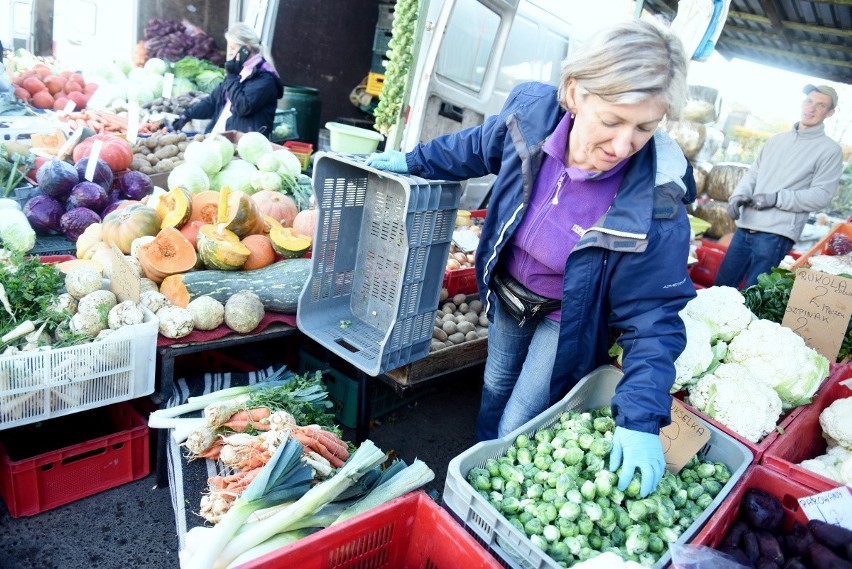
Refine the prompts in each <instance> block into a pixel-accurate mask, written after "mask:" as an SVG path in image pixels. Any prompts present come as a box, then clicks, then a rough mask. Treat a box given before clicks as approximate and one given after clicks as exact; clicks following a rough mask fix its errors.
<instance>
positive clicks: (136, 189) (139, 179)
mask: <svg viewBox="0 0 852 569" xmlns="http://www.w3.org/2000/svg"><path fill="white" fill-rule="evenodd" d="M118 187H119V188H120V189H121V193H122V195H123V196H124V197H126V198H127V199H131V200H141V199H142V198H144V197H145V196H148V195H151V192H153V191H154V183H153V182H152V181H151V177H150V176H149V175H148V174H145V173H144V172H139V171H138V170H131V171H130V172H127V173H126V174H125V175H123V176H122V177H121V178H119V179H118Z"/></svg>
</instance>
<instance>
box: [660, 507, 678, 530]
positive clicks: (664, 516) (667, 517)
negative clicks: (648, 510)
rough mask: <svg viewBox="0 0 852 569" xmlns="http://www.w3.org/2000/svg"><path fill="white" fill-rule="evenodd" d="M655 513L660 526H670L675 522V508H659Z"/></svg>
mask: <svg viewBox="0 0 852 569" xmlns="http://www.w3.org/2000/svg"><path fill="white" fill-rule="evenodd" d="M655 515H656V519H657V521H658V522H659V524H660V526H661V527H672V526H673V525H674V524H675V510H669V509H668V508H660V509H659V510H657V513H656V514H655Z"/></svg>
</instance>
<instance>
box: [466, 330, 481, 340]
mask: <svg viewBox="0 0 852 569" xmlns="http://www.w3.org/2000/svg"><path fill="white" fill-rule="evenodd" d="M478 339H479V334H478V333H477V332H476V330H471V331H470V332H468V333H467V334H465V335H464V341H465V342H473V341H474V340H478Z"/></svg>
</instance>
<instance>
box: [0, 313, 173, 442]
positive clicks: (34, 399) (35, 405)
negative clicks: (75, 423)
mask: <svg viewBox="0 0 852 569" xmlns="http://www.w3.org/2000/svg"><path fill="white" fill-rule="evenodd" d="M143 311H144V312H145V320H144V321H143V322H142V323H141V324H135V325H132V326H124V327H122V328H120V329H118V330H116V331H115V332H113V333H112V334H110V335H109V336H107V337H106V338H104V339H103V340H97V341H94V342H89V343H86V344H80V345H77V346H69V347H66V348H56V349H52V350H44V351H37V352H23V353H18V354H14V355H10V356H0V430H2V429H8V428H11V427H17V426H19V425H26V424H28V423H35V422H36V421H43V420H45V419H52V418H54V417H60V416H62V415H69V414H71V413H76V412H78V411H83V410H85V409H92V408H94V407H100V406H103V405H109V404H112V403H117V402H119V401H126V400H128V399H135V398H137V397H143V396H145V395H148V394H150V393H152V392H153V391H154V370H155V363H156V349H157V317H156V316H154V314H153V313H152V312H150V311H148V310H147V309H143Z"/></svg>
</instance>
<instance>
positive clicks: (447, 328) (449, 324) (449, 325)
mask: <svg viewBox="0 0 852 569" xmlns="http://www.w3.org/2000/svg"><path fill="white" fill-rule="evenodd" d="M441 329H442V330H443V331H444V332H446V333H447V334H449V335H452V334H455V333H456V331H457V330H458V326H457V325H456V323H455V322H453V321H452V320H448V321H446V322H444V324H443V325H442V326H441Z"/></svg>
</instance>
